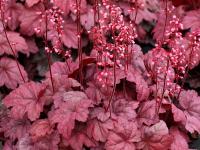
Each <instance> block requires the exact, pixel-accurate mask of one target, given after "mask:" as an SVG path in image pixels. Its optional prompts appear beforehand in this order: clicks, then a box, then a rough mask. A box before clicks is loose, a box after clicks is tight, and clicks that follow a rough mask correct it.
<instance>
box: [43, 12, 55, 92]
mask: <svg viewBox="0 0 200 150" xmlns="http://www.w3.org/2000/svg"><path fill="white" fill-rule="evenodd" d="M47 28H48V18H47V13H45V38H44V39H45V42H44V43H45V48H46V47H48V42H47ZM45 54H46V57H47V61H48V67H49V72H50V79H51V85H52V89H53V93H54V92H55V88H54V83H53V74H52V70H51V55H50V53H49V52H47V51H46V50H45Z"/></svg>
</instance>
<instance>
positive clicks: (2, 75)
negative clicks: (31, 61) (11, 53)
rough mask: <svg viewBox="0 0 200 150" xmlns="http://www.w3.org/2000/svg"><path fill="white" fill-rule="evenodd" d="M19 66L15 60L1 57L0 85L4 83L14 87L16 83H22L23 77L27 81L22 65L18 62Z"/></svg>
mask: <svg viewBox="0 0 200 150" xmlns="http://www.w3.org/2000/svg"><path fill="white" fill-rule="evenodd" d="M19 68H20V70H19ZM19 68H18V66H17V62H16V61H15V60H13V59H11V58H7V57H2V58H1V59H0V86H3V85H5V86H6V87H8V88H11V89H15V88H16V87H17V85H18V84H21V83H24V81H23V78H24V79H25V81H27V80H28V77H27V73H26V71H25V70H24V67H23V66H21V65H20V64H19ZM20 71H21V73H22V76H23V78H22V76H21V73H20Z"/></svg>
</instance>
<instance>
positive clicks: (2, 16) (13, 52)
mask: <svg viewBox="0 0 200 150" xmlns="http://www.w3.org/2000/svg"><path fill="white" fill-rule="evenodd" d="M0 7H1V9H0V11H1V18H2V25H3V30H4V34H5V37H6V40H7V42H8V45H9V47H10V49H11V51H12V54H13V56H14V58H15V61H16V64H17V68H18V70H19V73H20V76H21V78H22V80H23V82H24V83H25V82H26V81H25V78H24V76H23V74H22V71H21V69H20V66H19V62H18V61H17V56H16V54H15V50H14V49H13V48H12V45H11V43H10V41H9V38H8V35H7V32H6V26H5V24H4V14H3V10H2V1H1V0H0Z"/></svg>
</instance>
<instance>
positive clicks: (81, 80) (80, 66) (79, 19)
mask: <svg viewBox="0 0 200 150" xmlns="http://www.w3.org/2000/svg"><path fill="white" fill-rule="evenodd" d="M76 9H77V13H76V17H77V38H78V57H79V78H80V83H81V84H82V85H83V64H82V60H83V57H82V53H83V52H82V48H81V45H82V44H81V18H80V17H81V15H80V13H81V12H80V11H81V10H80V9H81V0H79V1H78V0H76Z"/></svg>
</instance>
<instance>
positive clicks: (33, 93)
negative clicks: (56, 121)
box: [3, 81, 46, 121]
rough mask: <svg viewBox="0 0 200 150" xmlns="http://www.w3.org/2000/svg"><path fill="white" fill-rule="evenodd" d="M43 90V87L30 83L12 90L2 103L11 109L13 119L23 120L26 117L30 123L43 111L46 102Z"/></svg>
mask: <svg viewBox="0 0 200 150" xmlns="http://www.w3.org/2000/svg"><path fill="white" fill-rule="evenodd" d="M45 89H46V86H45V85H43V84H41V83H35V82H32V81H31V82H28V83H25V84H23V85H20V86H19V87H18V88H17V89H15V90H13V91H12V92H11V93H10V94H9V95H7V96H6V97H5V98H4V99H3V103H4V104H5V105H6V106H7V107H8V108H9V107H11V115H12V116H13V117H14V118H23V117H24V115H27V116H28V118H29V119H30V120H31V121H34V120H36V119H37V118H39V116H40V113H41V112H42V111H43V106H44V104H45V101H46V98H45V97H44V92H45Z"/></svg>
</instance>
